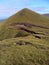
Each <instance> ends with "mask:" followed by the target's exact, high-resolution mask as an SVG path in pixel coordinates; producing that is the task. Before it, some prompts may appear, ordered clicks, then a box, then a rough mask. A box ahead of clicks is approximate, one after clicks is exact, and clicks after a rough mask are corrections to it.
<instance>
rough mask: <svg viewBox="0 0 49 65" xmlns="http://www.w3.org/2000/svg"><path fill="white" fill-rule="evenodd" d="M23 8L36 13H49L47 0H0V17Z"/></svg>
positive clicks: (5, 16) (48, 1) (7, 15)
mask: <svg viewBox="0 0 49 65" xmlns="http://www.w3.org/2000/svg"><path fill="white" fill-rule="evenodd" d="M23 8H29V9H31V10H33V11H35V12H37V13H40V14H45V13H49V0H0V19H1V18H7V17H9V16H11V15H13V14H14V13H16V12H18V11H19V10H21V9H23Z"/></svg>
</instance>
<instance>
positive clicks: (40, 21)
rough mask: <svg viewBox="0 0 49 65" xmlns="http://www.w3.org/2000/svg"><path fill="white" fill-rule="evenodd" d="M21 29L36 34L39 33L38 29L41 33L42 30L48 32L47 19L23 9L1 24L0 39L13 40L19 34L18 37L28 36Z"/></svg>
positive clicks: (48, 20)
mask: <svg viewBox="0 0 49 65" xmlns="http://www.w3.org/2000/svg"><path fill="white" fill-rule="evenodd" d="M47 22H48V24H47ZM20 28H21V29H20ZM22 28H25V29H28V30H31V31H35V32H36V33H38V32H40V29H41V32H42V29H44V30H49V19H48V18H46V17H44V16H41V15H40V14H37V13H35V12H32V11H31V10H29V9H26V8H25V9H23V10H21V11H19V12H18V13H16V14H15V15H13V16H11V17H9V18H8V19H7V20H6V21H5V22H4V23H3V24H2V26H1V28H0V39H7V38H14V37H15V36H17V35H18V34H19V32H20V36H23V34H24V35H28V32H27V31H24V30H22ZM47 28H48V29H47ZM21 32H23V34H22V33H21ZM48 33H49V32H48Z"/></svg>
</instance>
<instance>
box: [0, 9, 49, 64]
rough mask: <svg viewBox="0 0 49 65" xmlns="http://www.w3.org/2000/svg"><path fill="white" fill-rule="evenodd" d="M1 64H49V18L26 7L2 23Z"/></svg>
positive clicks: (0, 38) (0, 36)
mask: <svg viewBox="0 0 49 65" xmlns="http://www.w3.org/2000/svg"><path fill="white" fill-rule="evenodd" d="M0 65H49V19H48V18H46V17H45V16H42V15H40V14H37V13H35V12H33V11H31V10H29V9H26V8H25V9H23V10H21V11H19V12H18V13H16V14H14V15H13V16H11V17H9V18H8V19H7V20H5V21H4V22H3V23H1V25H0Z"/></svg>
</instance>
